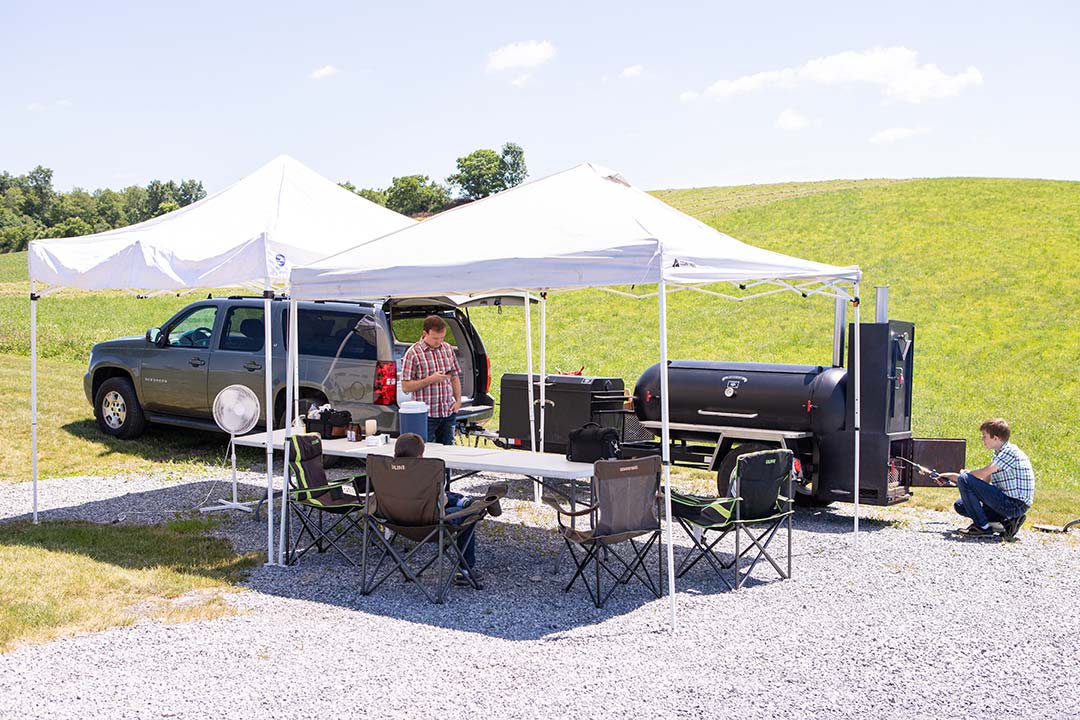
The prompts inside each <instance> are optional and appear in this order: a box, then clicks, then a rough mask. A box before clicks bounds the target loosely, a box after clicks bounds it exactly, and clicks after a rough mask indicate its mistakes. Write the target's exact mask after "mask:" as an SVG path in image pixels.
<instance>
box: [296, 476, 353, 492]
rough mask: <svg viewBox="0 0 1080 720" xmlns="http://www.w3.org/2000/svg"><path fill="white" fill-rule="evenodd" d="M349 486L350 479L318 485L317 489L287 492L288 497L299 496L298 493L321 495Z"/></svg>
mask: <svg viewBox="0 0 1080 720" xmlns="http://www.w3.org/2000/svg"><path fill="white" fill-rule="evenodd" d="M349 484H352V480H351V479H350V480H337V481H335V482H332V483H327V484H325V485H319V486H317V487H309V488H295V489H292V490H289V494H290V495H299V494H300V493H321V492H326V491H328V490H337V489H338V488H342V487H345V486H346V485H349ZM361 494H362V493H361Z"/></svg>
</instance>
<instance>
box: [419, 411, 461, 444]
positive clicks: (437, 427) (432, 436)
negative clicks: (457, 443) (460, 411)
mask: <svg viewBox="0 0 1080 720" xmlns="http://www.w3.org/2000/svg"><path fill="white" fill-rule="evenodd" d="M456 425H457V413H450V414H449V415H447V416H446V417H441V418H437V417H429V418H428V419H427V438H426V440H427V442H436V443H439V444H440V445H453V444H454V427H455V426H456Z"/></svg>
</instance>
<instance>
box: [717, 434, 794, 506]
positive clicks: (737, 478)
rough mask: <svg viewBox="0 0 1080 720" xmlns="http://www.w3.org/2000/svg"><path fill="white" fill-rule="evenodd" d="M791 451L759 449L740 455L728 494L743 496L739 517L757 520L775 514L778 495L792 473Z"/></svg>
mask: <svg viewBox="0 0 1080 720" xmlns="http://www.w3.org/2000/svg"><path fill="white" fill-rule="evenodd" d="M792 457H793V455H792V452H791V451H790V450H762V451H761V452H754V453H747V454H745V455H743V456H741V457H740V458H739V460H738V462H737V463H736V464H735V475H734V477H733V478H732V486H731V492H730V494H731V495H733V496H737V497H739V498H742V499H741V500H740V501H739V504H738V514H739V519H740V520H758V519H761V518H767V517H770V516H772V515H775V514H776V513H777V511H778V510H780V509H781V508H780V507H779V504H778V503H779V498H780V496H781V495H783V493H784V491H785V490H786V489H787V488H786V487H785V486H786V484H787V482H788V478H789V477H790V476H791V462H792Z"/></svg>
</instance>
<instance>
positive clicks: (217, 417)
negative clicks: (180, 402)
mask: <svg viewBox="0 0 1080 720" xmlns="http://www.w3.org/2000/svg"><path fill="white" fill-rule="evenodd" d="M214 422H216V423H217V426H218V427H219V428H221V429H222V430H224V431H225V432H227V433H229V449H230V450H231V451H232V500H231V501H230V500H218V504H217V505H208V506H207V507H204V508H202V511H203V512H204V513H205V512H213V511H215V510H243V511H244V512H251V506H252V505H255V504H256V503H254V502H247V503H242V502H239V501H238V500H237V497H236V436H237V435H243V434H245V433H247V432H248V431H250V430H251V428H253V427H255V423H257V422H259V396H258V395H256V394H255V393H254V392H253V391H252V390H251V388H249V387H246V386H244V385H229V386H228V387H225V388H222V389H221V392H219V393H218V394H217V397H216V398H214Z"/></svg>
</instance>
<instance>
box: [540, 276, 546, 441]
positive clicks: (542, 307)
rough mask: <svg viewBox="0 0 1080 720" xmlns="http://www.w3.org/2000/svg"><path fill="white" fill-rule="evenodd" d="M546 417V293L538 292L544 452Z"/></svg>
mask: <svg viewBox="0 0 1080 720" xmlns="http://www.w3.org/2000/svg"><path fill="white" fill-rule="evenodd" d="M546 417H547V293H546V292H543V291H541V293H540V452H544V429H545V426H546V423H545V418H546Z"/></svg>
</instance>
